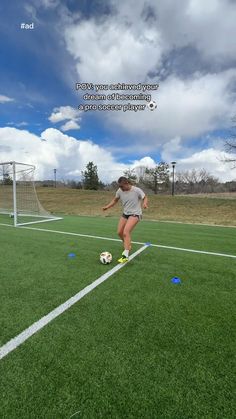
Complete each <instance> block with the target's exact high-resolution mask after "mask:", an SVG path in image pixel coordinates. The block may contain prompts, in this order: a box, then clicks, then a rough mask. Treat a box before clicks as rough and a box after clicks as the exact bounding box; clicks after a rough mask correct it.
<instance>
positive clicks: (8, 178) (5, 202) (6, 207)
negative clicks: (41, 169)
mask: <svg viewBox="0 0 236 419" xmlns="http://www.w3.org/2000/svg"><path fill="white" fill-rule="evenodd" d="M34 171H35V166H33V165H30V164H26V163H19V162H15V161H10V162H4V163H0V214H6V215H8V216H9V217H11V218H13V220H14V226H15V227H17V226H21V225H26V224H33V223H39V222H46V221H53V220H61V219H62V218H61V217H56V216H54V215H53V214H50V212H48V211H46V210H45V209H44V208H43V206H42V205H41V203H40V202H39V199H38V196H37V192H36V188H35V183H34Z"/></svg>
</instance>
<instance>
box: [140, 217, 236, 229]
mask: <svg viewBox="0 0 236 419" xmlns="http://www.w3.org/2000/svg"><path fill="white" fill-rule="evenodd" d="M144 221H151V222H152V223H153V222H155V223H166V224H184V225H191V226H202V227H222V228H236V226H231V225H222V224H206V223H190V222H186V221H185V222H184V221H165V220H153V219H150V220H149V219H148V218H146V219H144Z"/></svg>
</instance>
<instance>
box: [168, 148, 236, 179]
mask: <svg viewBox="0 0 236 419" xmlns="http://www.w3.org/2000/svg"><path fill="white" fill-rule="evenodd" d="M226 157H228V158H230V157H231V158H232V155H230V154H228V153H224V152H223V151H221V150H217V149H213V148H209V149H206V150H202V151H199V152H197V153H194V154H193V155H192V156H190V157H188V158H183V159H180V160H179V161H178V162H177V165H176V170H177V171H184V170H192V169H193V168H194V169H206V170H207V171H208V172H209V173H210V174H211V175H213V176H215V177H216V178H218V179H220V180H221V181H223V182H226V181H230V180H233V179H234V180H236V169H231V168H230V165H229V164H227V163H225V162H224V160H225V158H226Z"/></svg>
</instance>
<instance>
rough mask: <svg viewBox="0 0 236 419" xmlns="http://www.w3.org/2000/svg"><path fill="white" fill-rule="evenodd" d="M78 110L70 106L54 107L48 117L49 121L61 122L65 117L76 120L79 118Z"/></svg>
mask: <svg viewBox="0 0 236 419" xmlns="http://www.w3.org/2000/svg"><path fill="white" fill-rule="evenodd" d="M79 117H80V112H79V111H77V110H76V109H74V108H72V107H71V106H60V107H59V108H54V109H53V113H52V114H51V115H50V117H49V118H48V119H49V121H51V122H53V123H56V122H61V121H64V120H66V119H72V120H76V119H79Z"/></svg>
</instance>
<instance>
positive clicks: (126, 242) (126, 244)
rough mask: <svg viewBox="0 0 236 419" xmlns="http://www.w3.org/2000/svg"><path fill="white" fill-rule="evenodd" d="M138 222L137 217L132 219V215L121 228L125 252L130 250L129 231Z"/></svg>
mask: <svg viewBox="0 0 236 419" xmlns="http://www.w3.org/2000/svg"><path fill="white" fill-rule="evenodd" d="M138 222H139V217H133V216H132V215H131V216H130V217H129V218H128V220H127V222H126V224H125V225H124V228H123V242H124V248H125V250H131V231H132V230H133V228H134V227H135V226H136V224H137V223H138Z"/></svg>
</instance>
